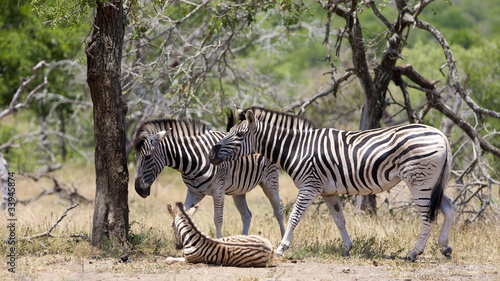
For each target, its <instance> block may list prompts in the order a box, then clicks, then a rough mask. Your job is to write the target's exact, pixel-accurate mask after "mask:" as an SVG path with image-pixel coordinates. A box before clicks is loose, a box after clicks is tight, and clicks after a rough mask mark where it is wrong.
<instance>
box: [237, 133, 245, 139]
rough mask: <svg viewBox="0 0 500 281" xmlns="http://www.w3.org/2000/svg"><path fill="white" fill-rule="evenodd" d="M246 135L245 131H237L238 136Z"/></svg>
mask: <svg viewBox="0 0 500 281" xmlns="http://www.w3.org/2000/svg"><path fill="white" fill-rule="evenodd" d="M244 135H245V133H244V132H237V133H236V136H237V137H239V138H241V137H242V136H244Z"/></svg>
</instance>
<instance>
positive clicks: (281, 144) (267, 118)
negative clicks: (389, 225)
mask: <svg viewBox="0 0 500 281" xmlns="http://www.w3.org/2000/svg"><path fill="white" fill-rule="evenodd" d="M238 117H239V120H240V123H238V124H237V125H236V126H234V127H233V128H232V129H231V130H230V132H229V133H228V134H227V135H226V136H225V137H224V138H223V139H222V140H220V141H219V142H218V143H217V144H216V145H215V146H214V147H213V148H212V150H211V152H210V162H211V163H212V164H215V165H218V164H221V163H223V161H225V160H234V159H238V158H239V157H242V156H244V155H248V154H249V153H254V152H256V153H260V154H262V155H263V156H265V157H266V158H267V159H269V160H270V161H271V162H273V163H275V164H277V165H278V166H279V167H280V168H281V169H283V170H284V171H285V172H287V173H288V174H289V175H290V176H291V178H292V179H293V180H294V183H295V185H296V186H297V188H298V189H299V191H298V195H297V199H296V202H295V205H294V207H293V210H292V213H291V214H290V217H289V220H288V225H287V229H286V232H285V235H284V236H283V238H282V241H281V243H280V245H279V246H278V248H277V250H276V251H275V253H276V254H277V255H283V251H285V250H287V249H288V248H289V247H290V241H291V238H292V235H293V231H294V229H295V227H296V226H297V224H298V222H299V220H300V218H301V216H302V215H303V214H304V212H305V211H306V209H307V208H308V207H309V206H310V205H311V203H312V202H313V200H314V199H315V198H317V197H318V196H319V195H321V196H322V197H323V199H324V202H325V203H326V205H327V206H328V209H329V211H330V213H331V215H332V217H333V220H334V222H335V224H336V225H337V227H338V229H339V231H340V234H341V236H342V240H343V244H344V245H343V254H344V255H345V256H349V254H350V250H351V249H352V242H351V239H350V237H349V234H348V233H347V229H346V227H345V219H344V215H343V213H342V207H341V203H340V199H339V194H360V195H367V194H375V193H380V192H382V191H386V190H388V189H390V188H391V187H393V186H394V185H396V184H397V183H398V182H400V181H401V180H403V181H404V182H405V183H406V184H407V186H408V188H409V190H410V191H411V194H412V196H413V199H414V202H415V205H416V208H417V209H418V211H419V212H420V217H421V220H422V228H421V232H420V235H419V237H418V240H417V243H416V245H415V246H414V248H413V249H411V250H410V251H409V252H408V254H407V256H406V258H407V259H409V260H412V261H415V260H416V259H417V256H418V255H420V254H422V253H423V251H424V248H425V244H426V242H427V239H428V238H429V236H430V233H431V230H432V227H433V226H434V224H435V219H436V216H437V211H438V208H439V209H440V210H441V211H442V212H443V214H444V222H443V226H442V229H441V233H440V235H439V238H438V244H439V247H440V250H441V252H442V254H443V255H445V256H449V255H451V252H452V248H451V247H450V246H448V236H449V231H450V227H451V225H452V223H453V219H454V216H455V212H456V206H455V205H454V203H453V202H452V201H451V200H450V199H449V198H448V197H447V196H446V195H444V188H445V186H446V183H447V181H448V177H449V172H450V164H451V161H452V156H451V151H450V145H449V143H448V140H447V138H446V137H445V135H444V134H443V133H442V132H441V131H439V130H437V129H435V128H432V127H429V126H426V125H422V124H408V125H401V126H394V127H388V128H379V129H373V130H366V131H342V130H336V129H331V128H322V129H316V128H315V127H314V125H313V124H312V123H311V122H310V121H308V120H307V119H305V118H301V117H297V116H295V115H292V114H288V113H279V112H276V111H272V110H267V109H264V108H260V107H253V108H249V109H246V110H244V111H242V110H239V111H238Z"/></svg>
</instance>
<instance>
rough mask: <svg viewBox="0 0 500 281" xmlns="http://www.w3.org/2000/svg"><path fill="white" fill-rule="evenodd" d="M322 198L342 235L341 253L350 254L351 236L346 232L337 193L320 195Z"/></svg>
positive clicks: (345, 255)
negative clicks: (342, 245)
mask: <svg viewBox="0 0 500 281" xmlns="http://www.w3.org/2000/svg"><path fill="white" fill-rule="evenodd" d="M322 197H323V200H324V201H325V203H326V206H328V209H330V214H331V215H332V217H333V221H334V222H335V224H336V225H337V228H338V229H339V231H340V235H341V236H342V241H343V242H344V249H343V251H342V255H343V256H344V257H349V256H350V251H351V249H352V242H351V238H350V237H349V233H347V228H346V227H345V218H344V214H343V212H342V205H341V203H340V198H339V196H338V194H334V195H322Z"/></svg>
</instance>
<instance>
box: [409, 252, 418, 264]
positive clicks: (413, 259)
mask: <svg viewBox="0 0 500 281" xmlns="http://www.w3.org/2000/svg"><path fill="white" fill-rule="evenodd" d="M417 256H418V254H417V253H415V251H413V250H411V251H410V252H409V253H408V255H406V260H407V261H411V262H416V261H417Z"/></svg>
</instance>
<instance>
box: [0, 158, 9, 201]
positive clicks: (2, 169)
mask: <svg viewBox="0 0 500 281" xmlns="http://www.w3.org/2000/svg"><path fill="white" fill-rule="evenodd" d="M8 190H9V165H8V164H7V161H5V159H4V158H3V154H2V153H1V152H0V191H1V193H2V201H0V210H2V211H6V210H7V206H8V203H9V195H8V193H9V192H8Z"/></svg>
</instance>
